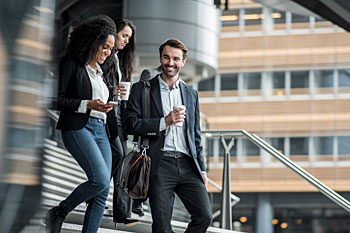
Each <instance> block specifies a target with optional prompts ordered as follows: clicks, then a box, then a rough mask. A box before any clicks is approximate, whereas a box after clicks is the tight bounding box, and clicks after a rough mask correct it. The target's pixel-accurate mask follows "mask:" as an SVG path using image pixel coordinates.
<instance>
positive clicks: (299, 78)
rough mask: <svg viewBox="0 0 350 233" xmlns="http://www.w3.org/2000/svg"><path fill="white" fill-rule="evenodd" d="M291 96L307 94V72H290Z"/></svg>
mask: <svg viewBox="0 0 350 233" xmlns="http://www.w3.org/2000/svg"><path fill="white" fill-rule="evenodd" d="M290 73H291V94H308V93H309V71H306V70H303V71H291V72H290Z"/></svg>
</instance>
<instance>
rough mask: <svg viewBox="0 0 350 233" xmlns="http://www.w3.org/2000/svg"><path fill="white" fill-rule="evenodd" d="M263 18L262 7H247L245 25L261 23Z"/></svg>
mask: <svg viewBox="0 0 350 233" xmlns="http://www.w3.org/2000/svg"><path fill="white" fill-rule="evenodd" d="M262 18H263V14H262V9H261V8H257V9H245V15H244V20H245V21H244V23H245V25H259V24H261V22H262V21H261V20H262Z"/></svg>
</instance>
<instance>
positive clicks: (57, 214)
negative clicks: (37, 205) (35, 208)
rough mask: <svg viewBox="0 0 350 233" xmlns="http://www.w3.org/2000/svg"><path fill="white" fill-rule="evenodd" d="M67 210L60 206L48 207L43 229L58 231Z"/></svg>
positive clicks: (49, 232)
mask: <svg viewBox="0 0 350 233" xmlns="http://www.w3.org/2000/svg"><path fill="white" fill-rule="evenodd" d="M67 214H68V212H67V211H65V210H63V209H62V207H60V206H56V207H54V208H52V209H50V210H49V211H48V212H47V213H46V216H45V219H44V223H45V224H46V226H45V231H46V232H47V233H60V232H61V228H62V224H63V221H64V219H65V218H66V216H67Z"/></svg>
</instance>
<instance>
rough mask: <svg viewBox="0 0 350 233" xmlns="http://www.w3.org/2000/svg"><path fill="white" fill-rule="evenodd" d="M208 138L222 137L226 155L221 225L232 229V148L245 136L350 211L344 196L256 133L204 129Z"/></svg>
mask: <svg viewBox="0 0 350 233" xmlns="http://www.w3.org/2000/svg"><path fill="white" fill-rule="evenodd" d="M202 134H204V136H205V137H207V138H220V139H221V140H220V141H221V144H222V145H223V147H224V149H225V155H224V171H223V177H222V184H223V188H222V202H221V213H222V214H221V227H222V228H224V229H232V208H231V198H230V195H231V190H230V188H231V179H230V149H231V148H232V146H233V145H234V138H236V137H245V138H247V139H249V140H250V141H251V142H252V143H254V144H255V145H257V146H258V147H259V148H261V149H263V150H265V151H266V152H268V153H269V154H271V155H272V156H274V157H275V158H276V159H278V160H279V161H280V162H282V163H283V164H284V165H285V166H287V167H288V168H290V169H291V170H292V171H294V172H295V173H296V174H298V175H299V176H301V177H302V178H303V179H304V180H306V181H307V182H309V183H310V184H311V185H313V186H314V187H316V188H317V189H318V190H319V191H320V192H321V193H322V194H324V195H325V196H326V197H328V198H329V199H330V200H332V201H333V202H335V203H336V204H337V205H339V206H340V207H342V208H343V209H345V210H346V211H348V212H349V213H350V202H349V201H348V200H346V199H345V198H344V197H342V196H341V195H339V194H338V193H337V192H335V191H334V190H332V189H330V188H329V187H328V186H326V185H325V184H323V183H322V182H321V181H319V180H318V179H316V178H315V177H314V176H312V175H311V174H310V173H308V172H307V171H305V170H304V169H303V168H301V167H300V166H299V165H298V164H296V163H295V162H293V161H292V160H290V159H289V158H288V157H287V156H285V155H284V154H282V153H281V152H279V151H278V150H276V149H275V148H274V147H272V146H271V145H270V144H268V143H267V142H265V141H264V140H263V139H261V138H260V137H259V136H257V135H255V134H251V133H248V132H247V131H245V130H203V131H202ZM225 138H230V139H231V141H230V143H229V145H227V144H226V141H225Z"/></svg>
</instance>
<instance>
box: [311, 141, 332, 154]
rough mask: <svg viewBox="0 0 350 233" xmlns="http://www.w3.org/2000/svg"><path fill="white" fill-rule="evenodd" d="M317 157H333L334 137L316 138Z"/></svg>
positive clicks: (315, 149)
mask: <svg viewBox="0 0 350 233" xmlns="http://www.w3.org/2000/svg"><path fill="white" fill-rule="evenodd" d="M314 152H315V154H316V155H333V137H314Z"/></svg>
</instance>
